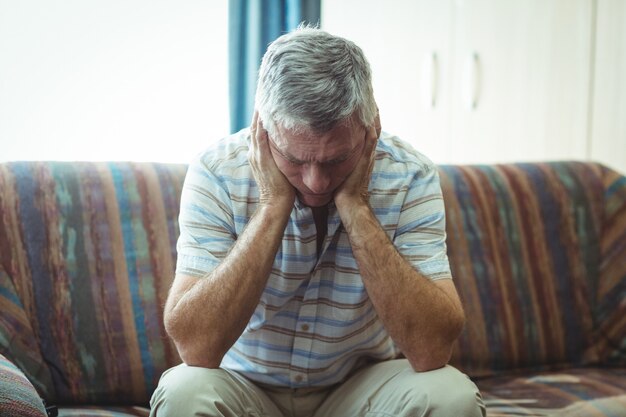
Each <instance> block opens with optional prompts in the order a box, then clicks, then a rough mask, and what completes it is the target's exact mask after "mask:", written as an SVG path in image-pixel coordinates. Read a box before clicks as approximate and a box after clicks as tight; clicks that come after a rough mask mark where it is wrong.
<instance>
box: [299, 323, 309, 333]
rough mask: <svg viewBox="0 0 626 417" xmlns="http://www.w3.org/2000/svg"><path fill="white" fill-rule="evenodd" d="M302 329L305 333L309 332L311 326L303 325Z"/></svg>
mask: <svg viewBox="0 0 626 417" xmlns="http://www.w3.org/2000/svg"><path fill="white" fill-rule="evenodd" d="M300 328H301V329H302V330H303V331H305V332H308V331H309V325H308V324H303V325H302V326H300Z"/></svg>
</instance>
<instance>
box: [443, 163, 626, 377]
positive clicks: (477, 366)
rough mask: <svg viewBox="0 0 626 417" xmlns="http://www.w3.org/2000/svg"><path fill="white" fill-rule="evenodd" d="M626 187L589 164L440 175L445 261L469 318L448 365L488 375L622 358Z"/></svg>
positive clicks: (456, 170)
mask: <svg viewBox="0 0 626 417" xmlns="http://www.w3.org/2000/svg"><path fill="white" fill-rule="evenodd" d="M609 177H611V178H613V179H612V180H608V178H609ZM620 178H621V179H620ZM623 182H624V180H623V177H621V176H619V175H618V174H616V173H614V172H613V171H610V170H609V169H607V168H605V167H603V166H601V165H598V164H593V163H580V162H557V163H529V164H505V165H486V166H443V167H441V184H442V189H443V195H444V199H445V203H446V215H447V233H448V240H447V244H448V255H449V258H450V262H451V268H452V273H453V275H454V279H455V283H456V286H457V288H458V291H459V295H460V296H461V298H462V300H463V302H464V306H465V310H466V314H467V324H466V328H465V330H464V332H463V333H462V335H461V337H460V339H459V341H458V343H457V347H456V349H455V353H454V357H453V363H454V364H455V365H457V366H459V367H460V368H462V369H463V370H464V371H465V372H467V373H468V374H470V375H471V376H481V375H482V376H485V375H493V374H497V373H498V372H502V371H507V370H513V369H550V368H560V367H569V366H572V365H580V364H586V363H604V362H606V360H608V357H609V356H611V355H612V356H618V357H621V358H623V355H624V350H623V346H624V342H625V340H626V339H625V333H624V323H625V322H626V303H625V302H624V294H625V291H624V288H625V285H626V265H625V264H624V263H625V261H624V260H625V259H626V256H625V255H626V250H625V249H624V237H623V236H624V233H626V226H625V224H626V220H624V215H623V208H620V207H623V206H624V204H626V203H625V201H626V200H625V198H624V192H623ZM619 184H622V185H619ZM611 187H617V188H618V189H619V190H618V191H613V192H610V191H608V190H610V189H611ZM616 194H617V195H618V196H616ZM611 199H612V200H616V201H612V202H610V201H609V200H611ZM609 202H610V206H611V207H613V206H615V207H617V208H616V209H610V208H608V207H609V206H608V205H607V204H609ZM606 210H608V212H607V211H606ZM614 212H620V213H622V214H620V216H621V217H620V218H619V220H618V221H613V223H612V224H613V225H614V227H615V229H616V230H613V231H612V232H609V231H608V230H607V228H608V227H609V224H611V221H610V219H609V218H608V216H610V215H611V213H614ZM608 233H612V237H611V238H609V237H607V236H608V235H607V234H608ZM613 251H615V253H613ZM610 256H613V258H614V259H613V260H612V261H609V257H610ZM616 256H617V258H616ZM603 262H604V263H603ZM620 298H621V301H620ZM607 341H608V342H607ZM602 343H605V344H607V346H606V347H604V348H603V349H600V347H599V346H598V344H602ZM620 346H621V347H622V350H621V351H620V350H619V348H620ZM620 352H621V353H620Z"/></svg>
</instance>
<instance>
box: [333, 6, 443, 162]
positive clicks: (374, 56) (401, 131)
mask: <svg viewBox="0 0 626 417" xmlns="http://www.w3.org/2000/svg"><path fill="white" fill-rule="evenodd" d="M451 10H452V1H451V0H445V1H432V0H394V1H391V2H385V1H380V0H324V1H323V2H322V19H321V20H322V28H323V29H325V30H327V31H329V32H331V33H333V34H336V35H339V36H344V37H346V38H348V39H350V40H352V41H354V42H355V43H356V44H357V45H359V46H360V47H361V48H362V49H363V51H364V53H365V55H366V57H367V59H368V61H369V62H370V65H371V67H372V72H373V76H372V79H373V85H374V95H375V97H376V100H377V103H378V107H379V109H380V115H381V122H382V127H383V129H384V130H386V131H389V132H391V133H394V134H397V135H398V136H400V137H401V138H403V139H404V140H406V141H408V142H411V143H412V144H413V146H415V148H417V149H418V150H420V151H421V152H423V153H424V154H426V155H427V156H429V157H430V158H431V159H433V160H434V161H435V162H443V161H445V160H446V155H447V153H448V152H447V140H448V137H449V130H450V124H449V115H450V113H449V106H450V102H449V100H450V94H449V93H450V86H451V82H450V81H451V80H450V70H451V68H452V66H451V63H450V57H451V51H452V49H451V44H450V42H451V20H450V17H451Z"/></svg>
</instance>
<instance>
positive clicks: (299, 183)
mask: <svg viewBox="0 0 626 417" xmlns="http://www.w3.org/2000/svg"><path fill="white" fill-rule="evenodd" d="M365 134H366V132H365V129H364V128H363V127H362V126H360V124H359V123H354V122H352V123H346V124H344V123H342V124H341V125H338V126H336V127H335V128H333V129H332V130H330V131H329V132H327V133H325V134H322V135H316V134H313V133H311V132H305V133H294V132H293V131H290V130H287V129H284V128H282V127H281V126H278V125H277V126H276V132H275V135H273V136H269V138H270V149H271V150H272V155H273V157H274V161H276V165H277V166H278V169H279V170H280V171H281V172H282V173H283V175H285V177H286V178H287V180H288V181H289V182H290V183H291V185H293V186H294V188H295V189H296V194H297V195H298V198H299V199H300V201H301V202H302V204H304V205H307V206H309V207H321V206H324V205H326V204H328V203H329V202H330V201H331V200H332V199H333V193H334V192H335V190H336V189H337V188H338V187H339V186H340V185H341V183H343V181H344V180H345V179H346V178H347V177H348V176H349V175H350V173H352V171H353V170H354V167H355V166H356V164H357V162H358V161H359V158H360V157H361V154H362V153H363V146H364V144H365Z"/></svg>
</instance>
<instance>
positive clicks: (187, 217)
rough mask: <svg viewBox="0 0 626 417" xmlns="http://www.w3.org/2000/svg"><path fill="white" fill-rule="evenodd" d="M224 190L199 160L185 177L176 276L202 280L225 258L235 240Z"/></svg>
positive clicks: (228, 202) (227, 195)
mask: <svg viewBox="0 0 626 417" xmlns="http://www.w3.org/2000/svg"><path fill="white" fill-rule="evenodd" d="M230 201H231V199H230V196H229V192H228V189H227V188H226V187H225V185H224V183H223V182H222V181H221V180H220V179H219V178H218V177H217V176H216V175H215V174H214V173H213V172H212V171H211V170H210V169H209V167H207V166H206V165H205V164H204V163H203V162H202V160H201V159H197V160H196V161H194V162H192V163H191V164H190V166H189V170H188V171H187V176H186V177H185V183H184V185H183V191H182V195H181V204H180V214H179V218H178V222H179V227H180V236H179V238H178V243H177V246H176V248H177V251H178V257H177V261H176V273H177V274H183V275H190V276H194V277H198V278H201V277H204V276H206V275H207V274H208V273H209V272H211V271H212V270H213V269H215V267H216V266H217V265H218V264H219V263H220V262H221V260H222V259H224V257H225V256H226V254H227V253H228V251H229V250H230V248H231V247H232V246H233V244H234V243H235V240H236V233H235V227H234V216H233V210H232V206H231V203H230Z"/></svg>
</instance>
